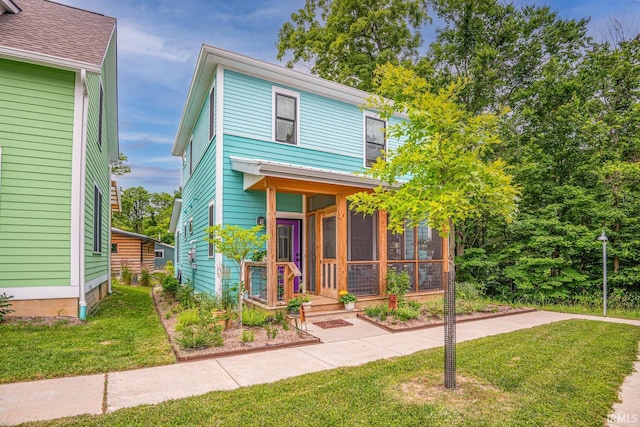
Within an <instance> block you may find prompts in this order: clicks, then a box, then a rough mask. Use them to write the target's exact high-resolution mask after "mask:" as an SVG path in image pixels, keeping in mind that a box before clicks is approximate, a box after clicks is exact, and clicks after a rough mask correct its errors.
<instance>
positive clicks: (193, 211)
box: [176, 114, 216, 293]
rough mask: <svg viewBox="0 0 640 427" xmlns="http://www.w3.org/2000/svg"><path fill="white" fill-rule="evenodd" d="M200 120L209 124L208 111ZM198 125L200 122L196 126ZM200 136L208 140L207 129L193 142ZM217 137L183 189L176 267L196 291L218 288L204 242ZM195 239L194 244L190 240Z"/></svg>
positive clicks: (212, 192) (212, 260) (214, 175)
mask: <svg viewBox="0 0 640 427" xmlns="http://www.w3.org/2000/svg"><path fill="white" fill-rule="evenodd" d="M200 120H206V122H207V126H208V120H209V117H208V114H206V115H201V117H200ZM196 126H198V125H196ZM196 137H197V138H198V141H200V138H206V139H208V137H209V134H208V129H207V132H206V134H205V133H198V134H197V136H196V135H194V145H195V144H196ZM215 159H216V138H215V137H214V139H213V141H212V142H211V143H210V144H208V145H207V148H206V150H205V151H204V153H203V156H202V158H201V159H200V161H199V165H198V167H197V168H196V169H195V170H194V172H193V175H192V176H191V178H190V179H189V181H188V182H187V183H186V184H185V186H184V188H183V190H182V212H181V219H182V221H181V222H180V223H179V226H180V242H179V244H177V243H176V247H177V248H178V247H179V250H180V263H179V265H178V266H177V268H179V269H181V270H182V280H183V282H185V281H186V280H187V279H188V280H193V283H194V285H195V289H196V291H197V292H208V293H213V292H214V291H215V274H216V268H215V262H214V258H209V245H208V242H207V241H205V237H206V232H205V229H206V228H207V226H208V224H209V202H210V201H211V200H213V199H214V197H215V186H216V174H215V171H216V168H215ZM190 218H193V232H192V233H191V234H189V219H190ZM184 224H186V225H187V233H186V235H185V233H184ZM192 241H194V242H193V243H191V242H192ZM194 246H195V248H196V266H197V268H196V269H195V270H192V269H191V264H190V263H189V262H188V260H187V253H188V251H189V250H190V249H191V248H192V247H194Z"/></svg>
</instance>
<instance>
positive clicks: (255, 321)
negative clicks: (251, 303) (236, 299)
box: [242, 308, 269, 326]
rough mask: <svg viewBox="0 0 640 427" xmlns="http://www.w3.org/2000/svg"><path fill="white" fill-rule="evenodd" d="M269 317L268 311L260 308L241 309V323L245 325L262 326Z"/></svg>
mask: <svg viewBox="0 0 640 427" xmlns="http://www.w3.org/2000/svg"><path fill="white" fill-rule="evenodd" d="M268 319H269V312H268V311H267V310H264V309H262V308H247V309H244V310H243V311H242V324H243V325H245V326H263V325H264V324H265V323H267V320H268Z"/></svg>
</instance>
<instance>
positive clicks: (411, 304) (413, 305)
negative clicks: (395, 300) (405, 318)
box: [405, 300, 422, 311]
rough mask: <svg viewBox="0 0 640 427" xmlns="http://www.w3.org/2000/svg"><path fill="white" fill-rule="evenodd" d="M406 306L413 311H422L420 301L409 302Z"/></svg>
mask: <svg viewBox="0 0 640 427" xmlns="http://www.w3.org/2000/svg"><path fill="white" fill-rule="evenodd" d="M405 304H406V305H407V307H410V308H412V309H413V310H418V311H420V310H421V309H422V303H421V302H420V301H415V300H408V301H407V302H406V303H405Z"/></svg>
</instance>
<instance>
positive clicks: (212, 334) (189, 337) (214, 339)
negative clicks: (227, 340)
mask: <svg viewBox="0 0 640 427" xmlns="http://www.w3.org/2000/svg"><path fill="white" fill-rule="evenodd" d="M176 342H177V343H178V345H179V346H180V348H182V349H185V350H200V349H203V348H208V347H211V346H216V347H219V346H221V345H222V344H223V343H224V339H223V338H222V333H221V328H219V327H206V326H203V325H192V326H190V327H188V328H186V329H185V330H184V331H182V332H181V333H180V334H179V335H178V336H177V337H176Z"/></svg>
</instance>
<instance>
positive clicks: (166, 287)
mask: <svg viewBox="0 0 640 427" xmlns="http://www.w3.org/2000/svg"><path fill="white" fill-rule="evenodd" d="M179 287H180V282H178V279H176V278H175V277H173V276H166V277H165V278H164V280H163V281H162V292H165V293H167V294H171V295H175V294H176V292H178V288H179Z"/></svg>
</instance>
